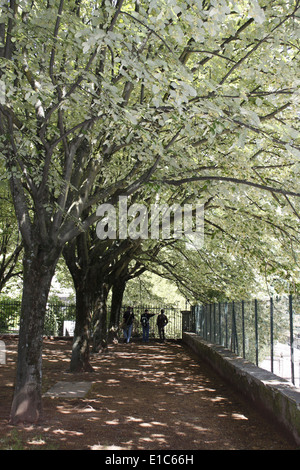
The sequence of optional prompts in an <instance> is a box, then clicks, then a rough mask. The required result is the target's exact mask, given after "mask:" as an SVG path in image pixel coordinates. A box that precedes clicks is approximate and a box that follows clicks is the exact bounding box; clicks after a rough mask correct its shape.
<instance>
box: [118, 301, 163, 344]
mask: <svg viewBox="0 0 300 470" xmlns="http://www.w3.org/2000/svg"><path fill="white" fill-rule="evenodd" d="M154 315H156V314H155V313H149V310H148V309H146V310H145V311H144V313H142V315H141V319H140V321H141V325H142V328H143V341H144V342H145V343H147V342H148V341H149V331H150V324H149V320H150V318H151V317H154ZM134 318H135V317H134V313H133V308H132V307H127V309H126V311H125V313H124V315H123V324H122V328H123V333H124V343H129V341H130V338H131V333H132V327H133V320H134ZM167 324H168V318H167V316H166V315H165V311H164V309H162V310H161V311H160V313H159V314H158V316H157V320H156V325H157V328H158V333H159V337H160V339H161V340H162V341H165V326H166V325H167Z"/></svg>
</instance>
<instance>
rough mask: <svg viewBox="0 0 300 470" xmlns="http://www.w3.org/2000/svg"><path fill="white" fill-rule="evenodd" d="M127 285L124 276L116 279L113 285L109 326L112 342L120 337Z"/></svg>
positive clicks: (109, 337) (109, 335)
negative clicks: (123, 302) (122, 309)
mask: <svg viewBox="0 0 300 470" xmlns="http://www.w3.org/2000/svg"><path fill="white" fill-rule="evenodd" d="M125 287H126V280H125V279H124V278H119V279H116V280H115V282H114V284H113V287H112V299H111V312H110V319H109V327H108V342H109V343H112V342H113V341H115V340H116V339H117V337H118V331H119V322H120V312H121V308H122V301H123V295H124V291H125Z"/></svg>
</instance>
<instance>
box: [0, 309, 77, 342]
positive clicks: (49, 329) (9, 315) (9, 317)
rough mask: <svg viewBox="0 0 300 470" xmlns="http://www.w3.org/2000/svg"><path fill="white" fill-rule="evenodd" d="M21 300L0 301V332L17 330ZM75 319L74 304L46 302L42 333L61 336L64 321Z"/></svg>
mask: <svg viewBox="0 0 300 470" xmlns="http://www.w3.org/2000/svg"><path fill="white" fill-rule="evenodd" d="M20 314H21V302H20V301H13V300H4V301H0V333H15V334H18V332H19V324H20ZM74 320H75V305H73V304H67V303H60V302H58V303H49V304H47V309H46V316H45V323H44V334H45V335H47V336H48V335H49V336H63V335H64V322H65V321H74Z"/></svg>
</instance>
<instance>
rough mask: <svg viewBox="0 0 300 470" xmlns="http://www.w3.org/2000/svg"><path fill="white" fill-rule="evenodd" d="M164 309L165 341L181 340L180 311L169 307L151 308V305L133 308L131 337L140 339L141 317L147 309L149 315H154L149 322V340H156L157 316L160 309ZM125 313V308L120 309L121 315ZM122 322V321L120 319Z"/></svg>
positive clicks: (157, 335)
mask: <svg viewBox="0 0 300 470" xmlns="http://www.w3.org/2000/svg"><path fill="white" fill-rule="evenodd" d="M162 308H163V309H164V311H165V315H166V316H167V318H168V324H167V325H166V327H165V335H166V339H181V338H182V315H181V310H180V309H179V308H176V307H171V306H168V305H167V306H159V307H158V306H154V307H153V306H151V305H139V306H136V307H134V308H133V313H134V322H133V329H132V337H133V338H134V337H141V336H142V325H141V321H140V320H141V315H142V313H143V312H144V311H145V310H146V309H148V310H149V313H152V314H153V313H154V316H153V317H151V318H150V320H149V326H150V328H149V338H158V337H159V334H158V329H157V326H156V320H157V315H158V314H159V313H160V311H161V309H162ZM124 311H125V307H124V308H122V314H123V313H124ZM121 320H122V319H121Z"/></svg>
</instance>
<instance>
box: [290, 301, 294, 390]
mask: <svg viewBox="0 0 300 470" xmlns="http://www.w3.org/2000/svg"><path fill="white" fill-rule="evenodd" d="M289 312H290V345H291V375H292V382H293V384H294V385H295V371H294V326H293V296H292V295H289Z"/></svg>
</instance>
